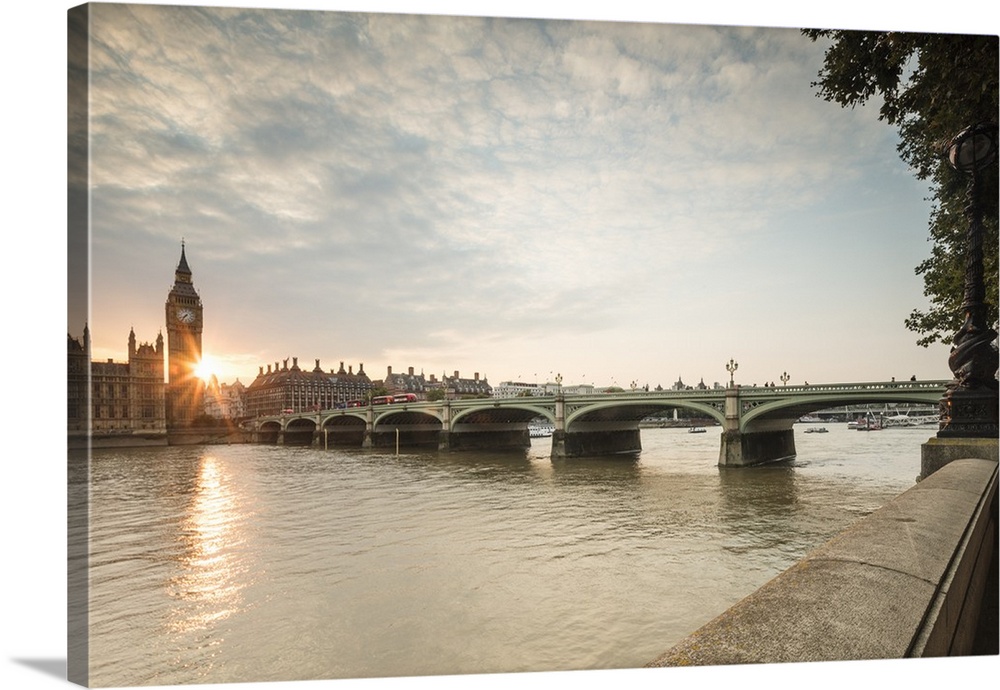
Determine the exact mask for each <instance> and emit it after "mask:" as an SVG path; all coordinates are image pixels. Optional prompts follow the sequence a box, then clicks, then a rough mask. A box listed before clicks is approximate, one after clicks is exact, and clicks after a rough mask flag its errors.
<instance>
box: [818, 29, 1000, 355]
mask: <svg viewBox="0 0 1000 690" xmlns="http://www.w3.org/2000/svg"><path fill="white" fill-rule="evenodd" d="M802 33H803V34H805V35H806V36H808V37H809V38H810V39H812V40H813V41H817V40H819V39H821V38H822V39H830V40H831V41H832V42H831V44H830V46H829V47H828V48H827V50H826V54H825V56H824V62H823V68H822V69H821V70H820V72H819V80H818V81H817V82H814V83H813V86H815V87H818V95H819V96H820V97H822V98H824V99H825V100H828V101H833V102H836V103H839V104H840V105H841V106H842V107H847V106H851V107H854V106H856V105H859V104H863V103H865V102H866V101H868V100H869V99H871V98H873V97H876V96H878V97H880V98H881V100H882V105H881V107H880V108H879V119H880V120H883V121H885V122H886V123H888V124H890V125H894V126H896V127H897V128H898V131H899V135H900V143H899V145H898V147H897V148H898V151H899V154H900V157H901V158H902V159H903V160H904V161H905V162H906V163H907V164H909V165H910V166H911V167H912V168H913V170H914V173H915V174H916V176H917V178H918V179H921V180H929V181H930V183H931V184H930V186H931V190H932V197H931V201H932V202H933V203H934V206H933V208H932V210H931V216H930V219H929V228H930V238H929V239H930V240H931V242H933V245H932V248H931V254H930V257H928V258H927V259H925V260H924V261H923V262H921V263H920V265H918V266H917V267H916V269H915V272H916V274H917V275H920V276H923V281H924V295H925V296H926V297H927V298H928V300H929V302H930V306H929V307H928V309H927V310H926V311H922V310H920V309H914V310H913V311H912V312H911V313H910V316H909V317H908V318H906V319H905V321H904V323H905V325H906V327H907V328H908V329H909V330H911V331H914V332H915V333H917V334H919V336H920V337H919V339H918V340H917V343H918V344H919V345H922V346H924V347H926V346H928V345H930V344H931V343H934V342H938V341H940V342H943V343H950V342H951V339H952V336H953V335H954V334H955V332H956V331H957V330H958V328H959V327H960V326H961V324H962V320H963V318H964V314H963V310H962V304H963V297H964V290H963V286H964V278H965V257H966V231H967V229H968V225H969V221H968V218H967V217H966V215H965V208H966V206H967V203H968V201H967V190H968V185H969V179H968V176H967V175H963V174H962V173H959V172H956V171H955V170H953V169H952V168H951V166H950V165H948V163H947V161H946V159H945V158H944V156H943V151H944V149H945V147H946V146H947V143H948V142H949V141H950V140H951V139H952V138H953V137H954V136H955V135H956V134H958V133H959V132H960V131H962V130H963V129H965V128H966V127H969V126H970V125H973V124H976V123H979V122H992V123H994V124H995V123H996V118H997V108H998V99H997V92H998V89H997V60H998V52H997V43H998V41H997V37H996V36H979V35H964V34H925V33H907V32H892V31H888V32H883V31H844V30H820V29H805V30H803V32H802ZM980 183H981V188H980V189H981V195H980V198H981V203H982V209H983V234H984V238H983V252H984V256H985V262H984V274H985V279H986V301H987V304H988V307H987V320H988V322H989V323H990V324H991V325H992V327H993V328H994V330H995V329H996V325H997V283H998V280H997V165H996V163H995V162H994V164H993V165H991V166H990V167H989V168H988V169H987V170H986V171H984V172H983V173H982V174H981V178H980Z"/></svg>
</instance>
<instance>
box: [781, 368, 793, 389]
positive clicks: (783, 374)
mask: <svg viewBox="0 0 1000 690" xmlns="http://www.w3.org/2000/svg"><path fill="white" fill-rule="evenodd" d="M778 378H779V379H781V385H782V386H787V385H788V381H789V379H791V378H792V377H791V376H789V375H788V372H787V371H783V372H781V376H779V377H778Z"/></svg>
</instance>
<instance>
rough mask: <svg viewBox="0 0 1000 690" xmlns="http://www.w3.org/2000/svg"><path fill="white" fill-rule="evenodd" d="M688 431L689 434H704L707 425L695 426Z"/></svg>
mask: <svg viewBox="0 0 1000 690" xmlns="http://www.w3.org/2000/svg"><path fill="white" fill-rule="evenodd" d="M688 433H689V434H704V433H705V427H703V426H693V427H691V428H690V429H688Z"/></svg>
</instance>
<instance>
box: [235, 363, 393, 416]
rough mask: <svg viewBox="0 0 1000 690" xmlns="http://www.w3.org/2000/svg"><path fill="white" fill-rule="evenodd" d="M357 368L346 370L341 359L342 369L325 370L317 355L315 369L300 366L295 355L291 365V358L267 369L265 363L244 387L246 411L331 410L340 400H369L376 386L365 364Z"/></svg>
mask: <svg viewBox="0 0 1000 690" xmlns="http://www.w3.org/2000/svg"><path fill="white" fill-rule="evenodd" d="M353 369H354V368H353V366H351V367H348V369H347V370H346V371H345V370H344V363H343V362H341V363H340V369H339V370H338V371H336V372H335V371H333V370H332V369H331V370H330V371H329V372H325V371H323V369H322V368H321V367H320V365H319V360H318V359H317V360H316V366H315V367H314V368H313V369H312V371H305V370H303V369H301V368H300V367H299V360H298V357H292V366H288V360H287V359H285V360H283V362H282V366H280V367H279V366H278V362H275V363H274V367H273V368H272V367H271V365H270V364H268V365H267V370H266V371H265V369H264V367H263V366H262V367H260V372H259V373H258V374H257V378H255V379H254V380H253V382H251V383H250V385H249V386H247V387H246V390H245V391H244V400H245V403H246V415H247V416H248V417H256V416H259V415H268V414H280V413H281V412H282V411H285V410H291V411H292V412H309V411H312V410H329V409H332V408H334V407H336V406H337V403H346V402H347V401H348V400H365V399H367V397H368V396H369V394H370V392H371V390H372V388H373V387H374V386H373V384H372V381H371V379H370V378H368V375H367V374H366V373H365V365H364V364H359V365H358V371H357V373H354V370H353Z"/></svg>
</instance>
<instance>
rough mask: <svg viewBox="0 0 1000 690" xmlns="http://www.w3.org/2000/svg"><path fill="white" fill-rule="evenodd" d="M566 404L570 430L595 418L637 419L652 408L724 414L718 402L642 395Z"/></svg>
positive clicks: (721, 417) (720, 419)
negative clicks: (655, 397) (717, 404)
mask: <svg viewBox="0 0 1000 690" xmlns="http://www.w3.org/2000/svg"><path fill="white" fill-rule="evenodd" d="M567 407H568V408H570V409H569V411H567V413H566V431H567V432H570V431H572V430H573V429H572V427H573V425H574V424H575V423H582V422H595V421H625V422H636V423H638V422H639V421H641V420H642V419H644V418H645V417H648V416H649V415H651V414H653V413H654V412H662V411H664V410H674V409H682V410H690V411H692V412H697V413H698V414H700V415H704V416H705V417H708V418H709V419H713V420H715V421H716V422H718V423H719V424H722V423H723V422H724V421H725V419H726V415H725V412H724V411H723V410H722V409H720V407H721V406H716V405H713V404H711V403H709V402H701V401H696V400H669V401H656V400H650V399H643V398H635V399H626V400H622V399H617V400H600V401H596V402H594V401H588V402H587V403H584V404H580V405H575V404H572V405H571V404H567Z"/></svg>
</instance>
